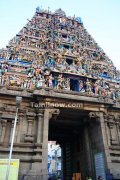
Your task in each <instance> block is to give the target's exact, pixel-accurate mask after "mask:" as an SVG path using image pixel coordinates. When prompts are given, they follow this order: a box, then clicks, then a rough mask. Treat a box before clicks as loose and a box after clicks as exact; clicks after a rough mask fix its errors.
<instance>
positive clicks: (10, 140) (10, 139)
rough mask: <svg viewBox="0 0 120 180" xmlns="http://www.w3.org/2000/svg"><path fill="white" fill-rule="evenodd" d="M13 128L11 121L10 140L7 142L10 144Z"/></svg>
mask: <svg viewBox="0 0 120 180" xmlns="http://www.w3.org/2000/svg"><path fill="white" fill-rule="evenodd" d="M13 127H14V120H12V123H11V130H10V140H9V142H10V143H11V140H12V133H13ZM15 134H16V132H15ZM14 142H15V140H14Z"/></svg>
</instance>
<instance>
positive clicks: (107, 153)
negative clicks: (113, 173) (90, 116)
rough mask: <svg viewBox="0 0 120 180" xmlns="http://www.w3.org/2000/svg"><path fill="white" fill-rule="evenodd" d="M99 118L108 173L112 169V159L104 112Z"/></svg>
mask: <svg viewBox="0 0 120 180" xmlns="http://www.w3.org/2000/svg"><path fill="white" fill-rule="evenodd" d="M99 118H100V125H101V132H102V137H103V146H104V152H105V168H106V172H108V171H109V169H110V164H111V158H110V154H109V147H108V143H107V132H106V129H105V119H104V113H103V112H100V116H99Z"/></svg>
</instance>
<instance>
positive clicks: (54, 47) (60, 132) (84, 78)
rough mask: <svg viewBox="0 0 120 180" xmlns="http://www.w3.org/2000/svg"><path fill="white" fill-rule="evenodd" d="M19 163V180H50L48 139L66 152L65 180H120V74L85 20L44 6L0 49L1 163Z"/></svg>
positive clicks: (64, 163) (63, 153) (63, 159)
mask: <svg viewBox="0 0 120 180" xmlns="http://www.w3.org/2000/svg"><path fill="white" fill-rule="evenodd" d="M16 96H21V97H22V99H23V100H22V103H21V105H20V107H19V112H18V120H17V127H16V132H15V139H14V148H13V155H12V158H14V159H20V168H19V180H30V179H31V180H35V178H38V179H39V180H47V179H48V169H47V168H48V167H47V166H48V141H56V142H57V143H59V144H60V146H61V149H62V174H61V178H62V180H72V177H73V174H74V173H80V176H81V178H82V179H85V177H86V176H91V177H92V179H93V180H95V179H97V178H98V176H100V175H101V176H102V177H103V178H104V179H106V180H107V179H111V178H113V179H120V72H119V71H118V70H117V69H116V68H115V67H114V65H113V63H112V61H111V60H110V59H109V57H108V56H107V55H106V54H105V52H104V51H103V49H102V48H101V47H99V45H98V44H97V43H96V42H95V40H94V39H93V37H91V35H90V34H89V33H88V32H87V30H86V29H85V27H84V25H83V22H82V20H81V18H80V17H75V16H74V17H67V16H66V14H65V12H64V11H62V10H61V9H58V10H56V11H55V12H54V13H52V12H50V11H49V10H48V11H45V10H43V9H40V8H39V7H38V8H36V12H35V15H34V16H33V18H32V19H31V20H28V22H27V24H26V25H25V26H24V27H23V28H22V29H21V30H20V32H19V33H18V34H16V36H15V37H14V38H13V39H12V40H10V42H9V44H8V46H7V47H6V48H5V49H1V50H0V158H3V159H5V158H8V155H9V147H10V144H11V137H12V132H13V124H14V118H15V113H16V102H15V98H16Z"/></svg>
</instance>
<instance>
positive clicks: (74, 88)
mask: <svg viewBox="0 0 120 180" xmlns="http://www.w3.org/2000/svg"><path fill="white" fill-rule="evenodd" d="M70 90H71V91H77V92H79V83H78V80H77V79H70Z"/></svg>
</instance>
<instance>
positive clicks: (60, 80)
mask: <svg viewBox="0 0 120 180" xmlns="http://www.w3.org/2000/svg"><path fill="white" fill-rule="evenodd" d="M57 89H63V75H62V74H60V75H59V76H58V84H57Z"/></svg>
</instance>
